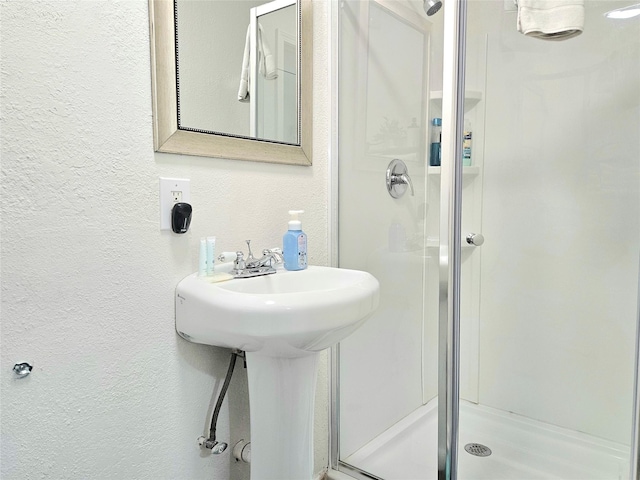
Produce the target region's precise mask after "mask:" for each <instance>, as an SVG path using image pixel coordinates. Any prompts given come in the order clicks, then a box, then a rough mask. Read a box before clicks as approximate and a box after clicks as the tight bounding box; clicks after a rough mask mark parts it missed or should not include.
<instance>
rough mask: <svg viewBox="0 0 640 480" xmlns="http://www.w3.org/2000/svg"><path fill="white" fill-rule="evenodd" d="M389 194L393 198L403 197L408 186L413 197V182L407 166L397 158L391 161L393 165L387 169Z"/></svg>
mask: <svg viewBox="0 0 640 480" xmlns="http://www.w3.org/2000/svg"><path fill="white" fill-rule="evenodd" d="M386 180H387V192H389V195H391V196H392V197H393V198H400V197H402V196H403V195H404V194H405V192H406V191H407V186H408V187H409V188H410V189H411V195H412V196H413V182H412V181H411V177H409V172H408V170H407V166H406V165H405V163H404V162H403V161H402V160H399V159H397V158H395V159H393V160H391V163H390V164H389V166H388V167H387V175H386Z"/></svg>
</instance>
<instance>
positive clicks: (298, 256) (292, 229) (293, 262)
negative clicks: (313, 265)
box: [282, 210, 307, 270]
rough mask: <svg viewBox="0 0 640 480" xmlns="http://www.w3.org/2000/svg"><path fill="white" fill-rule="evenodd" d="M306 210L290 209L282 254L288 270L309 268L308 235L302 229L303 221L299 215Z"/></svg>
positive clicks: (283, 238)
mask: <svg viewBox="0 0 640 480" xmlns="http://www.w3.org/2000/svg"><path fill="white" fill-rule="evenodd" d="M301 213H304V210H289V215H291V220H289V230H288V231H287V233H285V234H284V236H283V237H282V256H283V257H284V268H286V269H287V270H304V269H305V268H307V235H306V234H305V233H304V232H303V231H302V222H301V221H300V220H298V215H300V214H301Z"/></svg>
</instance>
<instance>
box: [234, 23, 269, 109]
mask: <svg viewBox="0 0 640 480" xmlns="http://www.w3.org/2000/svg"><path fill="white" fill-rule="evenodd" d="M256 44H257V51H258V52H257V53H258V71H259V72H260V74H262V76H263V77H264V78H266V79H267V80H273V79H274V78H278V71H277V69H276V61H275V58H273V55H272V54H271V50H270V49H269V46H268V45H267V42H265V40H264V38H263V32H262V25H260V24H258V37H257V38H256ZM250 72H251V26H249V27H247V36H246V39H245V43H244V55H243V56H242V71H241V72H240V87H239V88H238V100H239V101H241V102H248V101H249V85H250Z"/></svg>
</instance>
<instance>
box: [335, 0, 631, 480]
mask: <svg viewBox="0 0 640 480" xmlns="http://www.w3.org/2000/svg"><path fill="white" fill-rule="evenodd" d="M429 3H430V4H429V5H427V6H425V5H424V4H423V2H422V1H413V0H396V1H391V0H368V1H356V0H341V1H340V2H331V15H332V27H333V35H332V37H333V39H334V40H333V41H334V44H333V46H332V49H333V57H334V62H333V65H334V70H335V71H334V75H333V82H334V85H333V87H334V90H335V91H336V92H337V94H336V95H334V98H335V105H334V110H335V111H334V114H333V117H334V118H335V119H336V124H335V125H334V132H335V135H334V142H333V157H334V174H333V179H334V190H333V195H334V196H335V197H336V199H337V201H335V202H334V205H335V208H334V217H335V222H334V226H335V228H336V231H337V235H335V237H336V244H335V245H334V247H335V248H334V251H335V263H336V264H337V265H339V266H340V267H344V268H355V269H360V270H366V271H369V272H371V273H372V274H373V275H375V276H376V277H377V278H378V280H379V281H380V284H381V303H380V307H379V309H378V311H377V312H376V314H375V315H374V316H373V317H372V318H371V319H370V320H369V321H368V322H367V323H366V324H365V325H364V326H363V327H361V329H360V330H358V331H357V332H355V333H354V334H353V335H352V336H351V337H349V338H347V339H346V340H345V341H343V342H342V343H341V344H340V345H338V346H337V347H336V348H334V349H333V352H332V439H331V450H332V451H331V466H332V469H333V470H334V471H338V472H341V474H344V475H348V476H351V477H354V478H359V479H365V478H366V479H372V478H373V479H384V480H419V479H425V480H427V479H436V478H437V479H448V478H452V479H455V478H459V479H465V480H471V479H473V480H477V479H490V480H498V479H510V480H515V479H517V480H524V479H552V478H553V479H580V480H587V479H598V480H603V479H616V480H618V479H620V480H629V479H637V478H638V477H637V475H638V472H637V469H638V463H637V462H638V443H637V435H638V415H637V411H638V399H637V397H638V393H637V392H638V384H637V371H638V352H637V350H638V323H639V313H638V309H639V305H638V302H639V277H640V266H639V265H640V17H634V18H628V19H614V18H609V17H607V16H605V14H606V13H607V12H608V11H611V10H613V9H616V8H623V7H627V6H628V5H629V4H630V3H631V2H629V1H618V0H585V2H584V12H585V20H584V32H583V33H582V34H581V35H578V36H576V37H574V38H570V39H566V40H563V41H548V40H541V39H538V38H533V37H529V36H525V35H523V34H521V33H519V32H518V31H517V28H516V23H517V21H516V18H517V15H518V13H517V8H518V7H517V5H515V4H514V2H513V0H473V1H471V0H469V1H465V0H444V2H443V4H444V6H443V7H442V8H441V9H440V10H439V11H436V12H434V14H433V15H427V14H426V11H427V10H429V9H430V8H431V7H432V5H431V4H433V3H435V2H429ZM436 10H437V9H436ZM434 119H441V120H440V121H437V120H434ZM439 123H441V126H440V125H439ZM440 128H441V129H442V130H441V132H440ZM438 152H439V155H438ZM333 475H335V476H337V475H340V474H338V473H334V474H333ZM340 478H342V477H340Z"/></svg>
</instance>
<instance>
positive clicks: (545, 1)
mask: <svg viewBox="0 0 640 480" xmlns="http://www.w3.org/2000/svg"><path fill="white" fill-rule="evenodd" d="M517 21H518V31H519V32H520V33H522V34H524V35H527V36H530V37H536V38H540V39H543V40H566V39H569V38H572V37H575V36H577V35H580V34H581V33H582V31H583V29H584V0H518V20H517Z"/></svg>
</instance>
